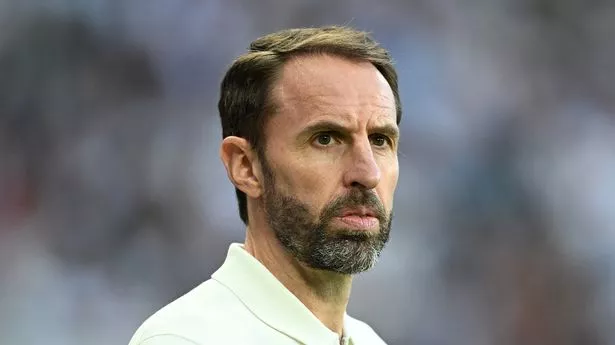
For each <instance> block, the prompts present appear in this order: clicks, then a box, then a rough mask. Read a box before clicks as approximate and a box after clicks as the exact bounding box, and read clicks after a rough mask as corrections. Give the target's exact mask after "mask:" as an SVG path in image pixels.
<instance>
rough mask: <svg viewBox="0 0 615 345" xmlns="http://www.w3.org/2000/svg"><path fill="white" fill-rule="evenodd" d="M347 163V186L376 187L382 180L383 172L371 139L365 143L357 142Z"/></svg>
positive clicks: (345, 179) (345, 182) (345, 180)
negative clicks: (375, 155)
mask: <svg viewBox="0 0 615 345" xmlns="http://www.w3.org/2000/svg"><path fill="white" fill-rule="evenodd" d="M347 164H348V167H347V169H346V173H345V175H344V185H345V186H346V187H360V188H364V189H373V188H376V186H377V185H378V183H379V182H380V175H381V172H380V167H379V166H378V163H377V162H376V159H375V157H374V152H373V151H372V147H371V144H370V142H369V139H368V140H366V142H365V143H355V145H354V146H353V147H352V151H351V153H350V157H348V160H347Z"/></svg>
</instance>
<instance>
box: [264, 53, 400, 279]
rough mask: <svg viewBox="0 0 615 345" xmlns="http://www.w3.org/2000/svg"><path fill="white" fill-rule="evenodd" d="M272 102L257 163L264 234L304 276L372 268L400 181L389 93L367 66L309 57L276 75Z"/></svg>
mask: <svg viewBox="0 0 615 345" xmlns="http://www.w3.org/2000/svg"><path fill="white" fill-rule="evenodd" d="M272 100H273V102H275V104H276V105H277V107H278V109H277V112H276V114H275V115H273V116H272V117H271V118H270V120H269V121H268V122H267V124H266V126H265V137H266V148H265V150H264V154H263V155H261V157H260V160H261V166H262V170H263V176H264V180H265V181H264V184H265V192H264V195H263V202H264V208H265V211H266V213H267V221H268V223H269V225H270V227H271V229H272V230H273V231H274V233H275V234H276V236H277V238H278V240H279V241H280V242H281V244H282V245H283V246H284V247H285V248H286V250H288V251H289V252H290V253H291V254H292V255H293V256H294V257H295V258H297V259H298V260H299V261H301V262H303V263H304V264H306V265H308V266H310V267H312V268H318V269H325V270H330V271H335V272H339V273H344V274H353V273H358V272H361V271H365V270H367V269H369V268H371V267H372V266H373V265H374V264H375V262H376V259H377V258H378V256H379V254H380V252H381V250H382V248H383V247H384V245H385V243H386V242H387V241H388V238H389V230H390V226H391V217H392V208H393V194H394V191H395V187H396V185H397V178H398V174H399V166H398V161H397V144H398V127H397V124H396V110H395V100H394V97H393V93H392V91H391V88H390V87H389V85H388V83H387V82H386V80H385V79H384V77H383V76H382V75H381V74H380V72H379V71H378V70H377V69H376V68H375V67H374V66H373V65H371V64H370V63H367V62H356V61H350V60H346V59H343V58H339V57H334V56H329V55H311V56H302V57H298V58H296V59H293V60H291V61H288V62H287V63H286V64H285V65H284V67H283V69H282V73H281V76H280V78H279V80H278V81H277V82H276V84H275V85H274V87H273V90H272Z"/></svg>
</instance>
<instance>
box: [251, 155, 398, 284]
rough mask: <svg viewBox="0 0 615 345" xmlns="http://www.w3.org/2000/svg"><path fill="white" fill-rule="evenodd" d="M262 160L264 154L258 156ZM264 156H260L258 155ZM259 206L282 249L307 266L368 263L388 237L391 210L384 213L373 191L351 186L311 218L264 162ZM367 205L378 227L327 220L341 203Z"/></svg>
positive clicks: (361, 266)
mask: <svg viewBox="0 0 615 345" xmlns="http://www.w3.org/2000/svg"><path fill="white" fill-rule="evenodd" d="M261 161H263V160H261ZM263 162H264V161H263ZM263 171H264V175H265V193H264V196H263V202H264V208H265V212H266V218H267V222H268V225H269V226H270V228H271V229H272V231H273V232H274V234H275V236H276V238H277V239H278V241H280V243H281V244H282V246H283V247H284V248H285V250H286V251H287V252H289V253H290V254H291V255H292V256H293V257H295V258H296V259H297V260H299V261H300V262H302V263H304V264H305V265H307V266H308V267H311V268H315V269H321V270H327V271H332V272H337V273H342V274H356V273H360V272H363V271H366V270H368V269H370V268H372V267H373V266H374V265H375V264H376V262H377V261H378V258H379V257H380V253H381V252H382V249H384V246H385V244H386V243H387V242H388V240H389V233H390V230H391V221H392V217H393V216H392V213H389V214H388V215H387V213H386V211H385V210H384V206H383V205H382V203H380V201H379V200H378V198H377V197H376V196H375V194H374V193H373V192H371V191H368V190H365V189H359V188H357V189H353V190H352V191H351V193H349V194H348V195H345V196H342V197H339V198H337V199H336V200H334V201H333V202H331V203H330V204H328V205H327V206H326V207H325V208H324V210H323V211H322V212H321V215H320V216H319V217H318V220H317V221H316V222H314V221H313V219H314V218H315V216H314V215H313V214H312V213H311V212H310V211H309V208H308V207H307V205H306V204H304V203H302V202H301V201H300V200H298V199H297V198H294V197H292V196H286V195H283V194H282V193H281V192H279V191H278V190H277V189H276V187H275V178H274V176H273V174H272V171H271V170H270V169H269V167H268V166H267V164H266V163H263ZM358 206H367V207H370V208H372V209H374V210H375V211H376V217H377V218H378V220H379V224H380V229H379V231H378V232H377V233H375V234H374V233H367V232H365V231H357V230H351V229H345V228H339V227H338V228H334V227H332V226H331V225H330V224H331V222H332V221H333V219H334V218H335V217H337V216H339V215H340V214H339V213H340V211H341V210H342V209H344V208H346V207H358Z"/></svg>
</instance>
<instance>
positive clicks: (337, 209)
mask: <svg viewBox="0 0 615 345" xmlns="http://www.w3.org/2000/svg"><path fill="white" fill-rule="evenodd" d="M355 207H366V208H368V209H369V210H370V211H372V212H373V213H374V214H375V216H376V218H378V220H379V221H381V222H384V221H386V220H387V218H388V217H387V212H386V210H385V208H384V205H383V204H382V202H380V199H379V198H378V197H377V196H376V194H375V193H374V192H373V191H369V190H361V189H353V190H352V191H350V192H349V193H348V194H346V195H342V196H340V197H338V198H336V199H335V200H333V201H332V202H331V203H330V204H329V205H328V206H327V207H326V208H325V209H324V211H323V212H322V215H321V218H322V219H327V220H330V219H332V218H334V217H339V216H341V215H342V210H344V209H346V208H355Z"/></svg>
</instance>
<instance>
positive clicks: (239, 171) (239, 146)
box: [220, 136, 263, 198]
mask: <svg viewBox="0 0 615 345" xmlns="http://www.w3.org/2000/svg"><path fill="white" fill-rule="evenodd" d="M255 158H256V155H255V153H254V150H252V147H251V145H250V143H248V141H247V140H246V139H244V138H240V137H236V136H228V137H226V138H224V140H222V144H221V145H220V159H222V163H223V164H224V167H225V168H226V174H227V176H228V178H229V180H230V181H231V183H233V185H235V187H237V189H239V190H241V191H242V192H244V193H246V195H247V196H248V197H251V198H258V197H260V196H261V194H262V190H263V189H262V185H261V182H260V181H261V180H260V178H259V174H258V172H257V171H255V170H256V169H255V166H256V165H257V164H258V162H257V161H256V160H255Z"/></svg>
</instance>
